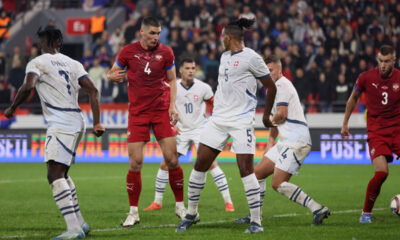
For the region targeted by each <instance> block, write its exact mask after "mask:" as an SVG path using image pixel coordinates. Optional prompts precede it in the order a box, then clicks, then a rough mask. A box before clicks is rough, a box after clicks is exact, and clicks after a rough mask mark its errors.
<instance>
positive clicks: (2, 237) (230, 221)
mask: <svg viewBox="0 0 400 240" xmlns="http://www.w3.org/2000/svg"><path fill="white" fill-rule="evenodd" d="M383 210H388V209H387V208H374V211H383ZM361 211H362V210H361V209H348V210H339V211H332V214H346V213H354V212H361ZM306 215H311V213H287V214H278V215H272V216H266V217H265V218H282V217H298V216H306ZM221 223H222V224H223V223H234V221H233V220H229V221H227V220H218V221H212V222H211V221H210V222H204V221H203V222H199V223H197V225H214V224H221ZM152 228H176V224H162V225H158V226H149V225H137V226H134V227H132V228H123V227H114V228H99V229H93V230H91V231H92V232H114V231H127V230H131V229H152ZM41 236H43V237H44V235H41V234H32V235H29V236H28V235H14V236H0V239H14V238H16V239H19V238H29V237H41Z"/></svg>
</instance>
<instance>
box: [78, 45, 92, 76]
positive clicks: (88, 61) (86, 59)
mask: <svg viewBox="0 0 400 240" xmlns="http://www.w3.org/2000/svg"><path fill="white" fill-rule="evenodd" d="M93 61H94V57H93V52H92V50H91V49H86V50H85V53H84V56H83V58H82V59H81V63H82V65H83V66H84V67H85V70H86V71H89V69H90V68H91V67H92V66H93Z"/></svg>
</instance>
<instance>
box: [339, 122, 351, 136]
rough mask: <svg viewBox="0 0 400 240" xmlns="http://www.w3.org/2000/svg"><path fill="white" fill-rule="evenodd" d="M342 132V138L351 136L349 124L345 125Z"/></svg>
mask: <svg viewBox="0 0 400 240" xmlns="http://www.w3.org/2000/svg"><path fill="white" fill-rule="evenodd" d="M340 133H341V134H342V138H344V139H348V138H349V137H350V132H349V126H347V125H343V126H342V130H341V131H340Z"/></svg>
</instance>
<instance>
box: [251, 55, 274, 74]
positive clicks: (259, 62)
mask: <svg viewBox="0 0 400 240" xmlns="http://www.w3.org/2000/svg"><path fill="white" fill-rule="evenodd" d="M249 68H250V72H252V73H253V75H254V77H255V78H257V79H262V78H266V77H268V76H269V74H270V73H269V69H268V67H267V65H266V64H265V62H264V60H263V59H262V58H261V56H260V55H258V54H254V55H253V56H251V57H250V61H249Z"/></svg>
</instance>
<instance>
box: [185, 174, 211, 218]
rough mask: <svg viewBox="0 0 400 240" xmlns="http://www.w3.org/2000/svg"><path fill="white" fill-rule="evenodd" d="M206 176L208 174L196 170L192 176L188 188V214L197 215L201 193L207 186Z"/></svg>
mask: <svg viewBox="0 0 400 240" xmlns="http://www.w3.org/2000/svg"><path fill="white" fill-rule="evenodd" d="M206 174H207V172H199V171H196V170H194V169H193V170H192V173H191V174H190V178H189V186H188V214H190V215H194V214H196V213H197V207H198V205H199V200H200V193H201V190H202V189H203V188H204V185H205V184H206V176H207V175H206Z"/></svg>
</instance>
